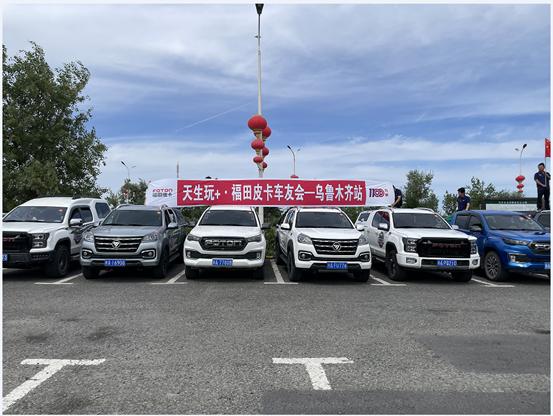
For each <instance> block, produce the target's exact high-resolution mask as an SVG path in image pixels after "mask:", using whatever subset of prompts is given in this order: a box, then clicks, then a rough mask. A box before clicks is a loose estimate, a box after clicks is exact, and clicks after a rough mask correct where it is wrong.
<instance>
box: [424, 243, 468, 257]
mask: <svg viewBox="0 0 553 416" xmlns="http://www.w3.org/2000/svg"><path fill="white" fill-rule="evenodd" d="M417 253H418V255H419V256H421V257H442V258H463V257H470V241H469V240H467V239H462V240H461V239H453V238H421V239H420V240H419V242H418V243H417Z"/></svg>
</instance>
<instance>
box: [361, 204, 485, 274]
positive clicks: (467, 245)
mask: <svg viewBox="0 0 553 416" xmlns="http://www.w3.org/2000/svg"><path fill="white" fill-rule="evenodd" d="M360 225H363V226H364V228H365V232H366V234H367V236H368V239H369V243H370V245H371V251H372V254H373V257H374V258H375V259H378V260H381V261H384V262H385V264H386V270H387V273H388V277H389V278H390V279H392V280H396V281H401V280H404V279H405V278H406V277H407V273H408V271H409V270H437V271H446V272H450V273H451V276H452V278H453V280H456V281H459V282H468V281H470V280H471V278H472V271H473V270H474V269H477V268H478V266H479V264H480V257H479V256H478V251H477V248H476V238H475V237H467V236H466V235H465V234H463V233H461V232H459V231H456V230H454V229H452V228H451V226H450V225H449V224H448V223H447V222H446V221H445V220H444V219H443V218H442V217H440V216H439V215H438V214H436V213H435V212H434V211H433V210H431V209H428V208H412V209H411V208H382V209H378V210H375V211H371V212H370V213H369V217H368V219H367V221H365V222H362V223H361V224H360Z"/></svg>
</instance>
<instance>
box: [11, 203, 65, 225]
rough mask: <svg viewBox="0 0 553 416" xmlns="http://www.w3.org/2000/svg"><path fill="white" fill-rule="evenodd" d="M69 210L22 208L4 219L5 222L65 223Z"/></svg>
mask: <svg viewBox="0 0 553 416" xmlns="http://www.w3.org/2000/svg"><path fill="white" fill-rule="evenodd" d="M66 212H67V208H63V207H30V206H20V207H17V208H15V209H14V210H13V211H12V212H10V213H9V214H8V215H6V216H5V217H4V218H3V221H4V222H56V223H60V222H63V218H64V217H65V213H66Z"/></svg>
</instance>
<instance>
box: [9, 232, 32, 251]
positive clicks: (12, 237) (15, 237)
mask: <svg viewBox="0 0 553 416" xmlns="http://www.w3.org/2000/svg"><path fill="white" fill-rule="evenodd" d="M31 244H32V243H31V235H30V234H27V233H17V232H7V231H6V232H3V233H2V249H3V250H4V251H7V252H16V253H26V252H28V251H29V250H30V249H31Z"/></svg>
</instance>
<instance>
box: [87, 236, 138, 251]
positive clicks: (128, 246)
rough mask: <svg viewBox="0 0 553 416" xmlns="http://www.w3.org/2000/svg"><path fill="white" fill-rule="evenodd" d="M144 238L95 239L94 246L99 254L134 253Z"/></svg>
mask: <svg viewBox="0 0 553 416" xmlns="http://www.w3.org/2000/svg"><path fill="white" fill-rule="evenodd" d="M141 241H142V237H94V245H95V246H96V251H98V252H99V253H105V252H116V253H134V252H136V250H138V246H139V245H140V242H141Z"/></svg>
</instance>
